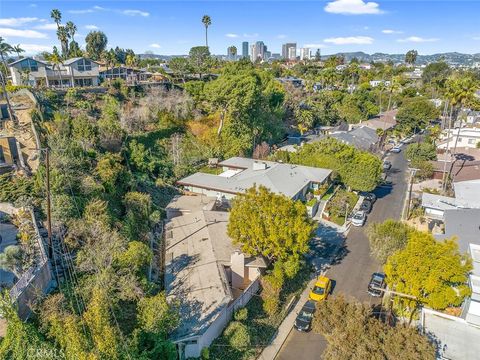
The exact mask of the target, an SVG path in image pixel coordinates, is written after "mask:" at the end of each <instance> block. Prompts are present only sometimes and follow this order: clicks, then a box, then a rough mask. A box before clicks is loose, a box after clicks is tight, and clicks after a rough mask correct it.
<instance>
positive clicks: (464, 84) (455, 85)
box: [445, 76, 477, 154]
mask: <svg viewBox="0 0 480 360" xmlns="http://www.w3.org/2000/svg"><path fill="white" fill-rule="evenodd" d="M476 90H477V84H476V82H475V80H474V79H473V78H472V77H470V76H463V77H460V78H457V79H449V80H448V81H447V89H446V92H445V95H446V96H447V98H448V99H449V100H450V104H451V106H452V108H453V109H454V116H455V120H456V121H458V119H459V117H458V114H459V112H460V110H461V108H462V107H464V106H466V105H467V104H468V103H469V102H470V101H472V100H473V97H474V94H475V91H476ZM460 120H461V119H460ZM461 125H462V124H461V123H460V124H458V131H457V137H456V139H455V145H454V147H453V153H454V154H456V151H457V143H458V138H459V136H460V129H461V128H462V126H461Z"/></svg>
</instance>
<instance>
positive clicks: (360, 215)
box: [352, 210, 367, 226]
mask: <svg viewBox="0 0 480 360" xmlns="http://www.w3.org/2000/svg"><path fill="white" fill-rule="evenodd" d="M366 219H367V214H366V213H365V211H362V210H360V211H357V212H356V213H355V214H354V215H353V217H352V225H353V226H363V225H364V224H365V220H366Z"/></svg>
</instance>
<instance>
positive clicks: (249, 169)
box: [178, 157, 332, 197]
mask: <svg viewBox="0 0 480 360" xmlns="http://www.w3.org/2000/svg"><path fill="white" fill-rule="evenodd" d="M255 162H256V161H255V160H253V159H248V158H242V157H233V158H230V159H228V160H225V161H223V162H221V163H220V164H219V165H220V166H226V167H232V168H237V169H243V171H240V172H238V173H237V174H235V175H233V176H231V177H223V176H219V175H212V174H204V173H195V174H193V175H190V176H187V177H186V178H184V179H182V180H180V181H179V182H178V184H179V185H190V186H195V187H199V188H204V189H210V190H217V191H221V192H225V193H230V194H238V193H243V192H245V191H246V190H247V189H249V188H251V187H253V186H254V185H257V186H260V185H263V186H265V187H266V188H268V189H269V190H270V191H272V192H274V193H277V194H283V195H286V196H288V197H294V196H295V195H296V194H297V193H298V192H299V191H301V190H302V189H303V188H304V187H305V186H306V185H308V184H309V183H310V182H318V183H322V182H323V181H325V179H326V178H327V177H328V176H329V175H330V173H331V172H332V171H331V170H328V169H321V168H315V167H309V166H301V165H291V164H284V163H277V162H273V161H263V160H262V161H258V162H260V163H265V164H266V169H261V170H253V164H254V163H255Z"/></svg>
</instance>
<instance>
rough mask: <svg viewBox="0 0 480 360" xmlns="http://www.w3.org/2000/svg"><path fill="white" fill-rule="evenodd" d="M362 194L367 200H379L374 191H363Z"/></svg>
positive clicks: (372, 201) (373, 201)
mask: <svg viewBox="0 0 480 360" xmlns="http://www.w3.org/2000/svg"><path fill="white" fill-rule="evenodd" d="M360 195H361V196H363V198H364V199H365V200H368V201H370V202H371V203H372V204H374V203H375V201H377V196H376V195H375V194H374V193H367V192H361V193H360Z"/></svg>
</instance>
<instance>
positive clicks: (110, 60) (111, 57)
mask: <svg viewBox="0 0 480 360" xmlns="http://www.w3.org/2000/svg"><path fill="white" fill-rule="evenodd" d="M102 60H103V61H104V62H105V66H106V68H107V74H108V70H109V69H110V67H113V66H114V65H115V64H116V62H117V57H116V56H115V52H114V51H113V49H110V51H104V52H103V54H102ZM112 78H113V72H112V76H111V77H110V78H109V80H111V79H112Z"/></svg>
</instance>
